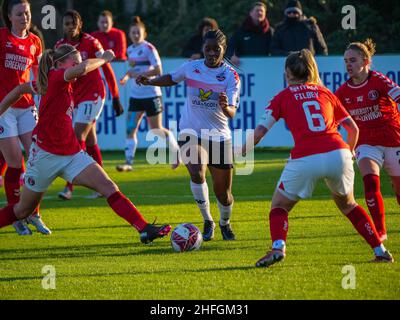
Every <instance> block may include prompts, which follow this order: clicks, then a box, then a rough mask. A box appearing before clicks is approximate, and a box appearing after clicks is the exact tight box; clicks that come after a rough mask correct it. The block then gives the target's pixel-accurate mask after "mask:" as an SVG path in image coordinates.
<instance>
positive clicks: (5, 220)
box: [0, 204, 18, 228]
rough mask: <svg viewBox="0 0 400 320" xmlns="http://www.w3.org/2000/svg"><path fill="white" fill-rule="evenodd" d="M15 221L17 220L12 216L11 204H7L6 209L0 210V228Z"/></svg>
mask: <svg viewBox="0 0 400 320" xmlns="http://www.w3.org/2000/svg"><path fill="white" fill-rule="evenodd" d="M17 220H18V219H17V217H16V216H15V214H14V205H13V204H9V205H8V206H7V207H4V208H2V209H0V228H3V227H6V226H9V225H11V224H13V223H14V222H15V221H17Z"/></svg>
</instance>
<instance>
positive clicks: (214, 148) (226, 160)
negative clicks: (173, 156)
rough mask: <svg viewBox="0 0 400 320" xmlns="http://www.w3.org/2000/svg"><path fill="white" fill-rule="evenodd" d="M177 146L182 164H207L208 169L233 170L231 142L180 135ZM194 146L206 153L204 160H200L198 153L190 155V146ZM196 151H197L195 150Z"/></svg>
mask: <svg viewBox="0 0 400 320" xmlns="http://www.w3.org/2000/svg"><path fill="white" fill-rule="evenodd" d="M178 144H179V147H180V151H181V157H182V160H183V162H184V163H185V162H190V163H194V164H200V163H201V164H207V165H208V166H210V167H214V168H217V169H224V170H230V169H233V150H232V140H225V141H212V140H205V139H201V138H199V137H195V136H193V135H188V134H181V135H180V137H179V141H178ZM194 144H195V145H196V146H201V147H202V149H203V150H205V151H206V153H207V155H206V157H205V159H201V158H200V157H199V155H198V152H197V154H196V155H192V154H191V150H194V149H193V147H192V148H191V146H193V145H194ZM196 150H199V149H198V148H196ZM196 161H197V162H196Z"/></svg>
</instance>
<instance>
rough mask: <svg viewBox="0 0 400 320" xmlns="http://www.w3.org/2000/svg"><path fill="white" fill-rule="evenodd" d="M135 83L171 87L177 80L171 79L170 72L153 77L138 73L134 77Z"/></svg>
mask: <svg viewBox="0 0 400 320" xmlns="http://www.w3.org/2000/svg"><path fill="white" fill-rule="evenodd" d="M136 83H137V84H138V85H143V86H156V87H171V86H175V85H177V84H178V82H175V81H173V80H172V76H171V75H170V74H165V75H163V76H160V77H157V78H154V79H149V77H146V76H143V75H140V76H138V77H137V78H136Z"/></svg>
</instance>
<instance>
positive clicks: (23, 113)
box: [0, 106, 38, 139]
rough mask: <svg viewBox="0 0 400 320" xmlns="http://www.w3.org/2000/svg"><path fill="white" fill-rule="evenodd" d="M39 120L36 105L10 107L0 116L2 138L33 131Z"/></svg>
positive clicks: (0, 135) (0, 136)
mask: <svg viewBox="0 0 400 320" xmlns="http://www.w3.org/2000/svg"><path fill="white" fill-rule="evenodd" d="M37 120H38V115H37V110H36V107H35V106H33V107H29V108H27V109H17V108H9V109H8V110H7V111H6V112H5V113H4V114H3V115H2V116H1V117H0V139H3V138H11V137H18V136H20V135H23V134H25V133H28V132H31V131H33V129H34V128H35V126H36V123H37Z"/></svg>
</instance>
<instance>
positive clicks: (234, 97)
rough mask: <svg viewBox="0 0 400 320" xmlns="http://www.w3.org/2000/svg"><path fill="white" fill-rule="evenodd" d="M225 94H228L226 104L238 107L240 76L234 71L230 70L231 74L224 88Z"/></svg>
mask: <svg viewBox="0 0 400 320" xmlns="http://www.w3.org/2000/svg"><path fill="white" fill-rule="evenodd" d="M226 95H227V96H228V104H229V105H230V106H234V107H236V108H239V102H240V78H239V75H238V74H237V72H236V71H232V75H231V77H230V78H229V82H228V86H227V89H226Z"/></svg>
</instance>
